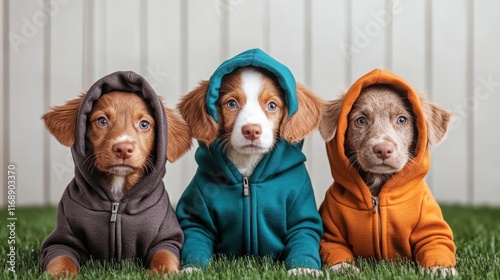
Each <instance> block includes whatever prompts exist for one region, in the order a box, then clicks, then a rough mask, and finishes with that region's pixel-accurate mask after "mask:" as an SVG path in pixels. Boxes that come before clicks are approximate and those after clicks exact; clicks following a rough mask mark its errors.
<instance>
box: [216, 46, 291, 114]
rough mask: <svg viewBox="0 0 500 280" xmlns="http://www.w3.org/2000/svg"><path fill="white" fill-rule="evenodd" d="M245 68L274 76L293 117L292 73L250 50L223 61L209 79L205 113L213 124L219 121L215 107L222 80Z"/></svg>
mask: <svg viewBox="0 0 500 280" xmlns="http://www.w3.org/2000/svg"><path fill="white" fill-rule="evenodd" d="M245 66H254V67H259V68H264V69H266V70H268V71H270V72H271V73H272V74H273V75H275V76H276V79H277V80H278V83H279V84H280V86H281V88H282V89H283V92H284V94H285V101H286V103H287V107H288V116H291V115H293V114H294V113H295V112H296V111H297V109H298V101H297V94H296V85H295V78H294V77H293V75H292V72H290V70H289V69H288V68H287V67H286V66H285V65H283V64H281V63H280V62H278V61H277V60H275V59H274V58H272V57H270V56H269V55H268V54H266V53H265V52H263V51H262V50H260V49H251V50H247V51H245V52H242V53H240V54H238V55H237V56H235V57H233V58H231V59H228V60H226V61H224V62H223V63H222V64H221V65H220V66H219V67H218V68H217V69H216V70H215V72H214V74H213V75H212V76H211V77H210V84H209V86H208V92H207V97H206V104H207V112H208V114H209V115H210V116H212V118H213V119H214V121H215V122H218V121H219V117H218V116H217V108H216V106H215V104H216V102H217V100H219V89H220V85H221V81H222V78H223V77H224V76H225V75H227V74H230V73H231V72H233V71H234V70H236V69H237V68H241V67H245Z"/></svg>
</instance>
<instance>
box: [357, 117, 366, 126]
mask: <svg viewBox="0 0 500 280" xmlns="http://www.w3.org/2000/svg"><path fill="white" fill-rule="evenodd" d="M356 124H358V125H359V126H365V125H367V124H368V120H366V118H365V117H359V118H357V119H356Z"/></svg>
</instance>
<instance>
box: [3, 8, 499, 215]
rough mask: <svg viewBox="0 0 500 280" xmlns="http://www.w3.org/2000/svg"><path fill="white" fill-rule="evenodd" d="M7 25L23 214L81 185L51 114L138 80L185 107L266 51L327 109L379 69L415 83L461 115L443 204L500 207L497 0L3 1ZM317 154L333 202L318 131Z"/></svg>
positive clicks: (310, 145) (315, 172)
mask: <svg viewBox="0 0 500 280" xmlns="http://www.w3.org/2000/svg"><path fill="white" fill-rule="evenodd" d="M40 3H46V4H45V6H43V5H42V4H40ZM0 24H1V25H2V28H0V32H1V34H2V40H3V45H2V47H1V49H0V50H1V51H2V56H1V57H0V61H1V62H2V69H0V81H2V87H1V88H2V90H3V92H2V98H1V99H0V108H1V110H2V113H1V114H0V115H1V116H2V120H1V121H0V129H1V131H2V137H1V139H0V145H1V146H2V149H1V151H2V161H1V162H0V168H1V169H2V175H1V176H0V179H1V180H2V182H4V181H5V176H4V174H3V173H5V171H6V164H7V163H9V162H13V163H15V164H17V171H18V182H17V185H18V189H17V191H18V204H19V205H32V204H48V203H51V204H55V203H57V201H58V199H59V197H60V196H61V194H62V192H63V190H64V188H65V187H66V185H67V183H68V182H69V180H70V179H71V178H72V176H73V175H72V174H73V162H72V160H71V154H70V152H69V148H66V147H62V146H61V145H60V144H59V143H58V142H57V141H56V140H55V139H54V137H52V136H50V135H49V134H48V133H47V132H46V131H45V130H44V127H43V123H42V121H40V116H41V115H42V114H43V113H44V112H46V111H47V110H49V106H50V105H58V104H62V103H63V102H65V101H66V100H69V99H72V98H75V97H76V96H77V95H78V94H79V92H80V91H84V90H86V89H88V87H89V86H90V85H91V84H92V83H93V82H94V81H96V80H97V79H99V78H100V77H102V76H104V75H106V74H108V73H110V72H113V71H115V70H133V71H136V72H138V73H140V74H141V75H143V76H144V77H146V78H147V79H148V80H149V82H150V83H151V84H152V85H153V87H154V88H155V90H156V91H157V93H159V94H160V95H162V96H163V97H164V99H165V100H166V102H167V104H168V105H169V106H172V107H174V106H175V104H176V103H177V101H178V100H179V97H180V96H181V95H183V94H185V93H187V92H188V91H189V90H190V89H192V88H194V87H195V86H196V85H197V83H198V81H200V80H201V79H208V78H209V77H210V75H211V74H212V72H213V71H214V70H215V68H216V67H217V66H218V65H219V64H220V63H221V62H222V61H223V60H225V59H227V58H230V57H232V56H234V55H236V54H238V53H240V52H241V51H243V50H246V49H248V48H255V47H258V48H261V49H263V50H264V51H266V52H268V53H269V54H271V55H272V56H274V57H275V58H276V59H278V60H279V61H281V62H283V63H284V64H285V65H287V66H288V67H289V68H290V69H291V70H292V72H293V73H294V74H295V76H296V79H297V80H298V81H300V82H302V83H305V84H306V85H308V86H309V87H310V88H311V89H313V90H314V91H315V92H316V93H317V94H318V95H320V96H321V97H323V98H325V99H333V98H336V97H337V96H338V95H339V94H340V93H341V92H342V91H345V90H347V89H348V87H349V86H350V84H351V83H352V82H353V81H354V80H356V79H357V78H358V77H359V76H360V75H362V74H364V73H366V72H368V71H370V70H371V69H373V68H375V67H380V68H386V69H389V70H392V71H394V72H396V73H398V74H400V75H401V76H403V77H405V78H406V79H407V80H408V81H409V82H410V83H412V84H413V85H414V87H415V88H417V89H418V90H420V91H422V92H425V93H427V94H428V95H429V96H430V97H431V99H432V100H433V101H435V102H437V103H439V104H440V105H442V106H444V107H446V108H448V109H450V110H451V111H453V112H454V113H455V120H456V122H455V124H454V125H453V127H452V129H451V131H450V133H449V135H448V138H447V139H446V141H445V142H444V143H443V144H441V145H440V146H439V147H437V148H435V149H433V153H432V157H433V165H432V168H431V172H430V174H429V176H428V178H427V179H428V182H429V185H430V187H431V188H432V190H433V192H434V194H435V196H436V198H437V199H438V200H439V201H440V202H447V203H469V204H491V205H500V183H499V180H497V178H496V177H497V176H496V175H497V174H498V171H500V152H499V151H498V150H497V149H496V147H497V146H498V143H500V132H499V131H498V130H497V129H496V128H497V127H498V125H496V116H497V114H496V112H497V108H498V106H500V94H499V92H500V67H498V65H500V55H499V54H498V49H500V40H499V38H498V34H500V4H499V3H498V2H495V1H494V0H483V1H467V0H458V1H457V0H455V1H452V0H441V1H431V0H427V1H411V0H400V1H398V0H356V1H351V0H343V1H331V0H315V1H302V0H273V1H265V0H213V1H212V0H190V1H183V0H169V1H164V0H149V1H138V0H126V1H125V0H108V1H97V0H86V1H84V0H52V1H51V2H47V1H40V2H39V1H33V0H15V1H14V0H3V1H2V5H1V6H0ZM3 46H6V47H3ZM4 58H7V60H5V59H4ZM497 81H498V82H497ZM6 102H7V103H6ZM3 104H5V105H6V108H7V110H6V111H4V107H3V106H1V105H3ZM304 151H305V153H306V154H307V156H308V162H307V166H308V168H309V172H310V174H311V176H312V180H313V184H314V186H315V192H316V198H317V202H318V203H320V202H321V201H322V199H323V196H324V193H325V191H326V189H327V188H328V186H329V185H330V184H331V182H332V179H331V175H330V171H329V166H328V161H327V159H326V155H325V149H324V143H323V141H322V140H321V138H320V137H319V134H318V133H315V134H314V135H312V136H311V137H310V138H308V139H307V142H306V145H305V146H304ZM193 157H194V149H193V150H192V151H191V152H189V153H188V154H187V155H186V156H185V157H184V158H183V159H181V160H179V161H178V162H176V163H174V164H168V165H167V178H168V179H166V180H165V182H166V185H167V189H168V190H169V192H170V195H171V198H172V200H173V202H174V203H175V202H176V201H177V200H178V198H179V196H180V194H181V193H182V191H183V190H184V188H185V186H186V185H187V184H188V182H189V181H190V180H191V177H192V175H193V174H194V172H195V169H196V164H195V162H194V159H193ZM2 186H6V184H2ZM5 193H6V190H5V187H4V188H2V190H1V193H0V199H2V200H1V203H0V205H3V206H4V205H5Z"/></svg>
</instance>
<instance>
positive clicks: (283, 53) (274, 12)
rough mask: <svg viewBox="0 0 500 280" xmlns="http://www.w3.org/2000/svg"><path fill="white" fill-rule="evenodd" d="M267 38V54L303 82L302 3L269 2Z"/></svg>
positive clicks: (303, 16)
mask: <svg viewBox="0 0 500 280" xmlns="http://www.w3.org/2000/svg"><path fill="white" fill-rule="evenodd" d="M269 4H270V7H269V8H270V10H269V13H270V16H269V18H270V23H269V27H268V28H269V32H270V33H269V34H270V35H269V38H270V49H269V50H267V52H268V53H269V54H270V55H271V56H273V57H274V58H275V59H277V60H278V61H280V62H281V63H283V64H285V65H286V66H287V67H288V68H289V69H290V71H292V73H293V75H294V76H295V80H297V81H298V82H302V83H306V81H305V70H304V64H305V55H306V54H305V48H304V44H307V43H309V42H304V32H305V30H304V20H305V15H304V1H299V0H277V1H270V2H269Z"/></svg>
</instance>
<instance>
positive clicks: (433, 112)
mask: <svg viewBox="0 0 500 280" xmlns="http://www.w3.org/2000/svg"><path fill="white" fill-rule="evenodd" d="M420 103H421V104H422V107H423V109H424V115H425V122H426V123H427V138H428V139H429V144H430V145H433V146H436V145H438V144H439V143H441V142H442V141H443V140H444V138H445V136H446V133H448V127H449V125H450V123H451V119H452V115H451V113H450V112H448V111H447V110H445V109H443V108H441V107H439V106H438V105H436V104H434V103H431V102H429V101H428V100H427V99H425V98H423V97H421V98H420Z"/></svg>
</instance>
